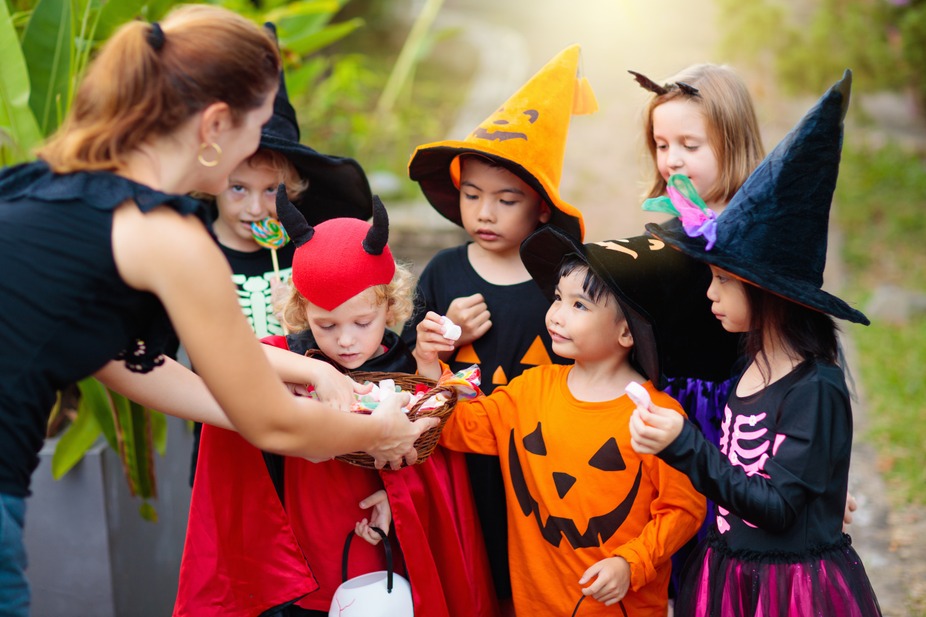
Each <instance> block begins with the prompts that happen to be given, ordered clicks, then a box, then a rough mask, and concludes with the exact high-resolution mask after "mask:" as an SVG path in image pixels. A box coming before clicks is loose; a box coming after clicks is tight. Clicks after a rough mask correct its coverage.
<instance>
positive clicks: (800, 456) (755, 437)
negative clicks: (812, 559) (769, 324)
mask: <svg viewBox="0 0 926 617" xmlns="http://www.w3.org/2000/svg"><path fill="white" fill-rule="evenodd" d="M851 447H852V410H851V405H850V403H849V394H848V390H847V388H846V384H845V378H844V376H843V373H842V369H840V368H839V367H838V366H834V365H831V364H827V363H823V362H814V361H807V362H804V363H803V364H801V365H800V366H798V367H797V368H795V369H794V370H793V371H792V372H791V373H789V374H788V375H786V376H785V377H783V378H782V379H779V380H778V381H776V382H774V383H772V384H771V385H769V386H768V387H767V388H765V389H764V390H762V391H760V392H758V393H756V394H753V395H751V396H745V397H741V396H737V395H736V394H735V388H734V394H732V395H731V396H730V400H729V402H728V403H727V406H726V409H725V410H724V416H723V420H722V425H721V436H720V449H719V450H718V449H717V447H716V446H714V445H713V444H710V443H708V441H707V440H706V439H705V438H704V436H703V435H702V434H701V432H700V431H698V430H697V429H696V428H694V426H693V425H691V424H690V423H687V422H686V424H685V426H684V428H683V430H682V432H681V434H680V435H679V437H678V438H677V439H676V440H675V441H674V442H672V443H671V444H670V445H669V447H668V448H666V449H665V450H663V452H661V453H660V454H659V456H660V458H662V459H663V460H664V461H666V462H667V463H669V464H670V465H672V466H673V467H675V468H676V469H678V470H680V471H683V472H685V473H686V474H688V476H689V477H690V478H691V481H692V484H694V486H695V488H696V489H698V490H699V491H701V492H702V493H704V494H705V495H706V496H707V497H708V498H709V499H711V500H713V501H714V502H715V503H716V504H717V507H716V520H715V526H716V534H715V537H716V538H719V540H720V542H721V543H722V544H724V545H725V546H726V547H727V548H728V549H730V550H731V551H733V552H748V553H750V554H757V553H758V554H765V555H780V556H782V557H787V556H792V557H793V556H799V555H802V554H803V555H806V554H808V553H811V552H814V551H816V550H823V549H825V548H827V547H830V546H833V545H835V544H838V543H839V542H841V541H842V517H843V510H844V508H845V501H846V489H847V483H848V475H849V455H850V452H851Z"/></svg>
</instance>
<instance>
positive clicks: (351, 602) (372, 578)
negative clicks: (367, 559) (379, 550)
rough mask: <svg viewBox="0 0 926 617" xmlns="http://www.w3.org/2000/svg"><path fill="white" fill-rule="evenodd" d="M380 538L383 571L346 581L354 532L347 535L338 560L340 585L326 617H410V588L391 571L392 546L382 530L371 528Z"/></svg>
mask: <svg viewBox="0 0 926 617" xmlns="http://www.w3.org/2000/svg"><path fill="white" fill-rule="evenodd" d="M372 529H373V530H374V531H376V533H378V534H379V535H380V537H382V539H383V548H384V549H385V550H386V568H387V569H386V570H379V571H377V572H369V573H367V574H361V575H360V576H355V577H354V578H351V579H348V578H347V561H348V555H349V553H350V543H351V540H352V539H353V537H354V532H353V531H351V532H350V533H349V534H347V540H346V541H345V542H344V555H343V558H342V560H341V580H343V581H344V582H343V583H341V584H340V585H339V586H338V588H337V589H336V590H335V592H334V596H333V597H332V598H331V608H330V609H328V617H413V616H414V614H415V609H414V605H413V603H412V588H411V585H410V584H409V583H408V580H407V579H405V577H403V576H402V575H400V574H396V573H395V572H393V570H392V546H391V545H390V544H389V538H388V537H387V536H386V534H385V533H384V532H383V530H382V529H378V528H376V527H373V528H372Z"/></svg>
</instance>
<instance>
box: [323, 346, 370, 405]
mask: <svg viewBox="0 0 926 617" xmlns="http://www.w3.org/2000/svg"><path fill="white" fill-rule="evenodd" d="M307 360H309V361H310V362H313V363H314V365H313V366H312V369H311V372H312V376H311V377H312V379H311V381H310V382H309V383H311V384H312V385H313V386H314V387H315V394H316V396H317V397H318V400H319V401H321V402H322V403H325V404H327V405H328V406H329V407H334V408H335V409H340V410H341V411H350V409H351V407H352V406H353V405H354V403H355V402H356V401H357V398H356V397H355V396H354V395H355V394H366V393H367V392H369V391H370V389H371V388H372V387H373V385H372V384H359V383H357V382H356V381H354V380H353V379H351V378H350V377H348V376H347V375H345V374H344V373H342V372H341V371H339V370H338V369H336V368H334V367H333V366H331V365H330V364H328V363H327V362H324V361H322V360H315V359H312V358H307Z"/></svg>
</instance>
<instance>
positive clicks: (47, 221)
mask: <svg viewBox="0 0 926 617" xmlns="http://www.w3.org/2000/svg"><path fill="white" fill-rule="evenodd" d="M127 200H131V201H134V202H135V203H136V204H138V208H139V209H140V210H141V211H142V212H148V211H150V210H151V209H153V208H155V207H156V206H160V205H166V206H169V207H171V208H173V209H175V210H177V211H178V212H180V213H181V214H194V215H197V216H199V217H200V218H202V219H203V222H204V224H205V225H207V226H208V223H206V212H205V208H203V207H202V205H201V204H200V202H199V201H197V200H195V199H191V198H189V197H184V196H178V195H169V194H166V193H161V192H158V191H155V190H152V189H151V188H149V187H147V186H144V185H141V184H137V183H135V182H132V181H130V180H127V179H125V178H122V177H120V176H116V175H114V174H112V173H108V172H77V173H70V174H63V175H58V174H54V173H52V172H51V170H50V168H49V167H48V165H47V164H46V163H44V162H41V161H38V162H34V163H27V164H24V165H19V166H16V167H11V168H8V169H4V170H3V171H0V264H2V268H3V272H2V275H0V307H2V309H0V492H2V493H5V494H9V495H14V496H20V497H22V496H26V495H28V494H29V481H30V476H31V475H32V472H33V470H34V469H35V467H36V466H37V465H38V452H39V449H40V448H41V446H42V441H43V439H44V434H45V424H46V421H47V420H48V415H49V412H50V410H51V408H52V405H53V404H54V402H55V393H56V391H58V390H59V389H61V388H62V387H64V386H66V385H68V384H70V383H73V382H75V381H79V380H80V379H83V378H85V377H87V376H88V375H91V374H93V373H94V372H96V371H97V370H99V369H100V368H102V367H103V366H104V365H105V364H106V363H107V362H109V361H110V360H113V359H114V358H120V359H125V361H126V365H127V366H128V367H129V368H130V369H132V370H135V371H138V372H146V371H150V370H152V369H153V368H155V367H156V366H157V365H159V364H161V363H163V356H162V354H163V353H164V352H165V351H168V350H169V348H170V346H171V345H172V341H173V331H172V329H171V326H170V322H169V320H168V319H167V314H166V312H165V310H164V307H163V306H162V305H161V302H160V300H158V298H156V297H155V296H154V295H153V294H150V293H146V292H141V291H138V290H135V289H132V288H131V287H129V286H128V285H126V284H125V282H124V281H123V280H122V278H121V277H120V276H119V273H118V271H117V270H116V263H115V259H114V257H113V251H112V222H113V211H114V210H115V208H116V207H117V206H119V205H120V204H122V203H123V202H125V201H127ZM164 241H165V242H169V241H170V239H169V238H165V239H164ZM194 265H195V264H191V267H193V266H194Z"/></svg>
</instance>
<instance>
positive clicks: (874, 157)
mask: <svg viewBox="0 0 926 617" xmlns="http://www.w3.org/2000/svg"><path fill="white" fill-rule="evenodd" d="M836 204H837V206H836V209H835V213H834V214H835V217H836V220H837V221H838V223H839V226H840V227H841V229H842V230H843V232H844V236H845V241H844V247H843V257H844V259H845V261H846V264H847V266H848V268H849V270H850V271H852V272H853V273H855V276H856V277H858V279H859V281H858V282H859V284H860V285H863V286H864V287H865V288H868V289H871V288H872V287H874V286H875V285H878V284H887V283H893V284H903V285H904V286H908V287H913V288H916V289H924V290H926V253H924V252H923V245H922V241H923V238H926V217H924V216H923V211H924V209H926V159H924V158H923V157H922V156H918V155H916V154H914V153H911V152H909V151H908V150H905V149H904V148H901V147H900V146H898V145H896V144H888V145H886V146H884V147H882V148H880V149H876V150H871V149H869V148H865V147H862V146H858V145H855V144H854V143H852V142H851V141H850V140H849V139H848V138H847V143H846V147H845V148H844V151H843V158H842V164H841V169H840V173H839V183H838V186H837V189H836Z"/></svg>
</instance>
